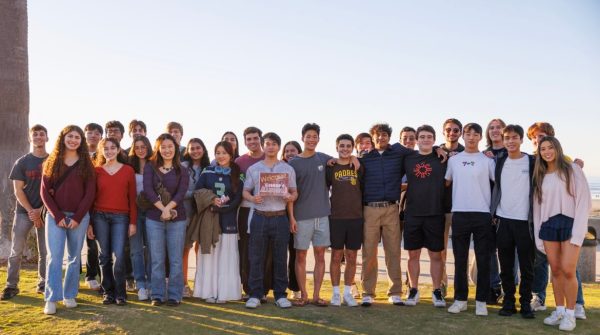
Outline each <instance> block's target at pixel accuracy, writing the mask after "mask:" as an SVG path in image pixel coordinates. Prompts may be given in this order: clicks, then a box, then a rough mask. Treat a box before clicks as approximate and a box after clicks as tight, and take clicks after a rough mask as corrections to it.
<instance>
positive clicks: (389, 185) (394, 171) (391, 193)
mask: <svg viewBox="0 0 600 335" xmlns="http://www.w3.org/2000/svg"><path fill="white" fill-rule="evenodd" d="M413 152H414V151H413V150H411V149H408V148H406V147H404V146H402V145H401V144H400V143H396V144H394V145H390V146H388V148H387V149H386V150H385V151H383V152H382V153H381V154H380V153H379V151H377V150H375V149H374V150H371V151H370V152H369V153H368V154H366V155H364V156H363V157H362V158H360V164H361V165H362V166H363V167H364V169H365V170H364V178H363V179H362V182H363V202H365V203H366V202H374V201H399V200H400V187H401V185H402V176H401V175H400V170H401V169H402V164H403V161H404V157H406V156H407V155H409V154H411V153H413Z"/></svg>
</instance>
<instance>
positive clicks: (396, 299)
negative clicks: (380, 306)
mask: <svg viewBox="0 0 600 335" xmlns="http://www.w3.org/2000/svg"><path fill="white" fill-rule="evenodd" d="M388 302H389V303H391V304H393V305H396V306H404V301H402V298H401V297H400V296H399V295H391V296H390V297H389V298H388Z"/></svg>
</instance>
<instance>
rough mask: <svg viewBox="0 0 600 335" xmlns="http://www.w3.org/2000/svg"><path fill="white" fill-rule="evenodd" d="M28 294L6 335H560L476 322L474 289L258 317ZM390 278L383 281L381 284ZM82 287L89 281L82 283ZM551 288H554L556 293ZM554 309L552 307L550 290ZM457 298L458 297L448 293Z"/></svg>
mask: <svg viewBox="0 0 600 335" xmlns="http://www.w3.org/2000/svg"><path fill="white" fill-rule="evenodd" d="M21 273H22V275H21V283H20V289H21V293H20V294H19V295H18V296H16V297H15V298H13V299H11V300H9V301H0V333H1V334H122V333H131V334H311V335H317V334H318V335H321V334H401V333H405V334H406V333H408V334H411V333H413V334H485V335H491V334H528V335H529V334H547V333H556V334H558V333H560V332H559V330H558V328H557V327H556V328H554V327H549V326H545V325H543V323H542V320H543V318H544V317H546V316H547V315H548V314H549V313H550V311H551V310H552V309H553V308H549V309H548V311H546V312H539V313H538V315H537V318H536V319H534V320H524V319H522V318H521V317H520V316H518V315H514V316H512V317H510V318H507V317H500V316H498V315H497V311H498V309H499V307H498V306H493V307H488V310H489V312H490V315H489V316H488V317H476V316H475V311H474V310H475V306H474V305H475V302H474V300H473V295H474V291H475V290H474V288H473V287H471V290H470V292H471V297H470V301H469V309H468V311H467V312H463V313H461V314H459V315H452V314H449V313H448V312H446V310H445V309H436V308H434V307H433V306H432V304H431V297H430V292H431V288H430V287H422V288H421V292H422V295H423V296H424V297H422V299H421V302H420V303H419V305H418V306H416V307H397V306H392V305H389V304H388V303H387V297H386V296H385V290H386V289H387V283H386V282H381V283H380V284H379V285H378V289H379V291H378V292H377V293H378V299H377V300H376V303H375V304H374V305H373V306H372V307H370V308H364V307H355V308H349V307H339V308H338V307H325V308H323V307H316V306H307V307H303V308H291V309H288V310H281V309H279V308H277V307H276V306H275V305H274V304H273V303H272V298H270V299H269V303H268V304H266V305H262V306H261V307H260V308H259V309H257V310H255V311H252V310H248V309H246V308H244V305H243V303H241V302H232V303H227V304H225V305H214V304H207V303H205V302H203V301H201V300H199V299H186V300H184V303H183V304H182V305H180V306H179V307H176V308H173V307H166V306H161V307H152V306H150V304H149V303H148V302H138V301H136V299H137V296H136V295H133V294H130V295H129V298H130V300H129V301H128V305H127V306H125V307H119V306H116V305H109V306H104V305H102V302H101V297H100V296H98V295H97V293H96V292H94V291H90V290H87V289H82V290H80V292H79V296H78V297H77V301H78V303H79V306H78V307H77V308H75V309H72V310H67V309H65V308H64V307H63V306H62V304H59V305H58V309H57V313H56V314H55V315H54V316H46V315H44V314H43V313H42V309H43V305H44V302H43V297H42V295H39V294H36V293H35V283H36V272H35V269H33V268H31V267H29V268H26V269H25V270H22V272H21ZM381 279H384V278H381ZM5 282H6V267H5V266H3V267H1V268H0V283H2V284H1V285H2V286H3V285H4V283H5ZM82 283H83V281H82ZM549 289H551V286H550V287H549ZM324 291H325V293H324V295H323V297H324V298H327V299H329V297H330V294H331V286H330V283H329V281H326V283H325V287H324ZM548 294H549V297H550V298H549V299H548V304H549V305H550V306H549V307H552V305H553V300H554V299H553V298H552V293H551V291H549V292H548ZM584 294H585V299H586V307H587V316H588V319H587V320H583V321H580V320H578V322H577V328H576V330H575V332H576V333H578V334H600V284H598V283H596V284H586V285H585V286H584ZM449 296H452V292H449Z"/></svg>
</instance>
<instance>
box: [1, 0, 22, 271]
mask: <svg viewBox="0 0 600 335" xmlns="http://www.w3.org/2000/svg"><path fill="white" fill-rule="evenodd" d="M28 128H29V64H28V52H27V1H26V0H0V261H2V260H6V259H7V258H8V253H9V252H10V228H11V225H12V218H13V214H14V208H15V197H14V193H13V187H12V182H11V181H10V180H9V179H8V176H9V174H10V169H11V168H12V165H13V163H14V162H15V160H16V159H17V158H19V157H20V156H21V155H23V154H25V153H26V152H27V149H28V141H27V132H28Z"/></svg>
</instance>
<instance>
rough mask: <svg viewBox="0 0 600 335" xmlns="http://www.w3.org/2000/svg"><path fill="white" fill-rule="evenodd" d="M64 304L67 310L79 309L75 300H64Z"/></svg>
mask: <svg viewBox="0 0 600 335" xmlns="http://www.w3.org/2000/svg"><path fill="white" fill-rule="evenodd" d="M63 304H64V305H65V307H66V308H75V307H77V301H75V299H63Z"/></svg>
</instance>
